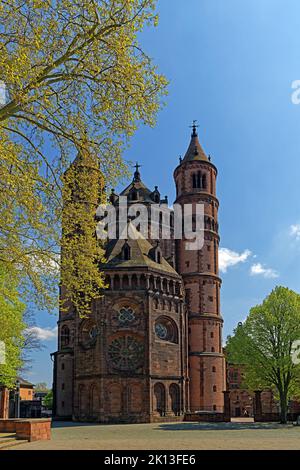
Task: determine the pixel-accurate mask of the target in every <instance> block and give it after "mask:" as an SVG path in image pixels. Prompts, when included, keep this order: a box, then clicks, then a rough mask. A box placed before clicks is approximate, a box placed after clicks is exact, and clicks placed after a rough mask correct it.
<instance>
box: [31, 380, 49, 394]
mask: <svg viewBox="0 0 300 470" xmlns="http://www.w3.org/2000/svg"><path fill="white" fill-rule="evenodd" d="M34 389H35V391H36V392H48V391H49V388H48V386H47V384H46V382H39V383H37V384H35V387H34Z"/></svg>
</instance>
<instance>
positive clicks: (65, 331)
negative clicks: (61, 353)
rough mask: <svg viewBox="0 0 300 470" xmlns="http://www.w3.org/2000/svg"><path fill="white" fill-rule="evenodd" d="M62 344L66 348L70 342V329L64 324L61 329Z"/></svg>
mask: <svg viewBox="0 0 300 470" xmlns="http://www.w3.org/2000/svg"><path fill="white" fill-rule="evenodd" d="M60 344H61V347H62V348H65V347H67V346H69V344H70V329H69V327H68V326H67V325H64V326H63V327H62V329H61V333H60Z"/></svg>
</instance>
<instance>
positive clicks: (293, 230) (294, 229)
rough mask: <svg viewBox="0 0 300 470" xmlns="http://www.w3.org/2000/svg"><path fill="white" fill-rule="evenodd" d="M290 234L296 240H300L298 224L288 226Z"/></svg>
mask: <svg viewBox="0 0 300 470" xmlns="http://www.w3.org/2000/svg"><path fill="white" fill-rule="evenodd" d="M290 236H291V237H293V238H295V239H296V240H300V224H295V225H291V226H290Z"/></svg>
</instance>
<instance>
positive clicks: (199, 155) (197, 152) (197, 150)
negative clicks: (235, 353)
mask: <svg viewBox="0 0 300 470" xmlns="http://www.w3.org/2000/svg"><path fill="white" fill-rule="evenodd" d="M190 127H191V129H192V135H191V142H190V145H189V148H188V150H187V152H186V154H185V157H184V159H183V162H187V161H193V160H206V161H208V158H207V155H206V154H205V152H204V150H203V148H202V147H201V144H200V142H199V138H198V132H197V129H198V127H199V126H198V125H197V121H196V120H194V121H193V124H192V126H190Z"/></svg>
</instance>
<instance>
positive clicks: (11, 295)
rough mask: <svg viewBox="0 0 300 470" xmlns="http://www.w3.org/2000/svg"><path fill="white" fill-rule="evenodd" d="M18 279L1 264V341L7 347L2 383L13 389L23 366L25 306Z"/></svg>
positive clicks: (0, 368)
mask: <svg viewBox="0 0 300 470" xmlns="http://www.w3.org/2000/svg"><path fill="white" fill-rule="evenodd" d="M17 289H18V284H17V282H16V278H15V277H14V276H13V275H11V273H8V272H7V271H6V270H5V269H4V267H3V265H2V264H1V263H0V290H1V292H2V295H0V341H1V342H2V344H4V345H5V355H4V359H5V361H4V363H3V364H0V383H2V384H4V385H5V386H7V387H12V386H13V385H14V383H15V379H16V376H17V373H18V370H19V369H20V367H21V365H22V360H21V352H22V347H23V343H24V340H23V334H22V333H23V331H24V328H25V326H26V325H25V324H24V322H23V314H24V311H25V306H24V304H23V303H22V302H20V300H19V295H18V291H17Z"/></svg>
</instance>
